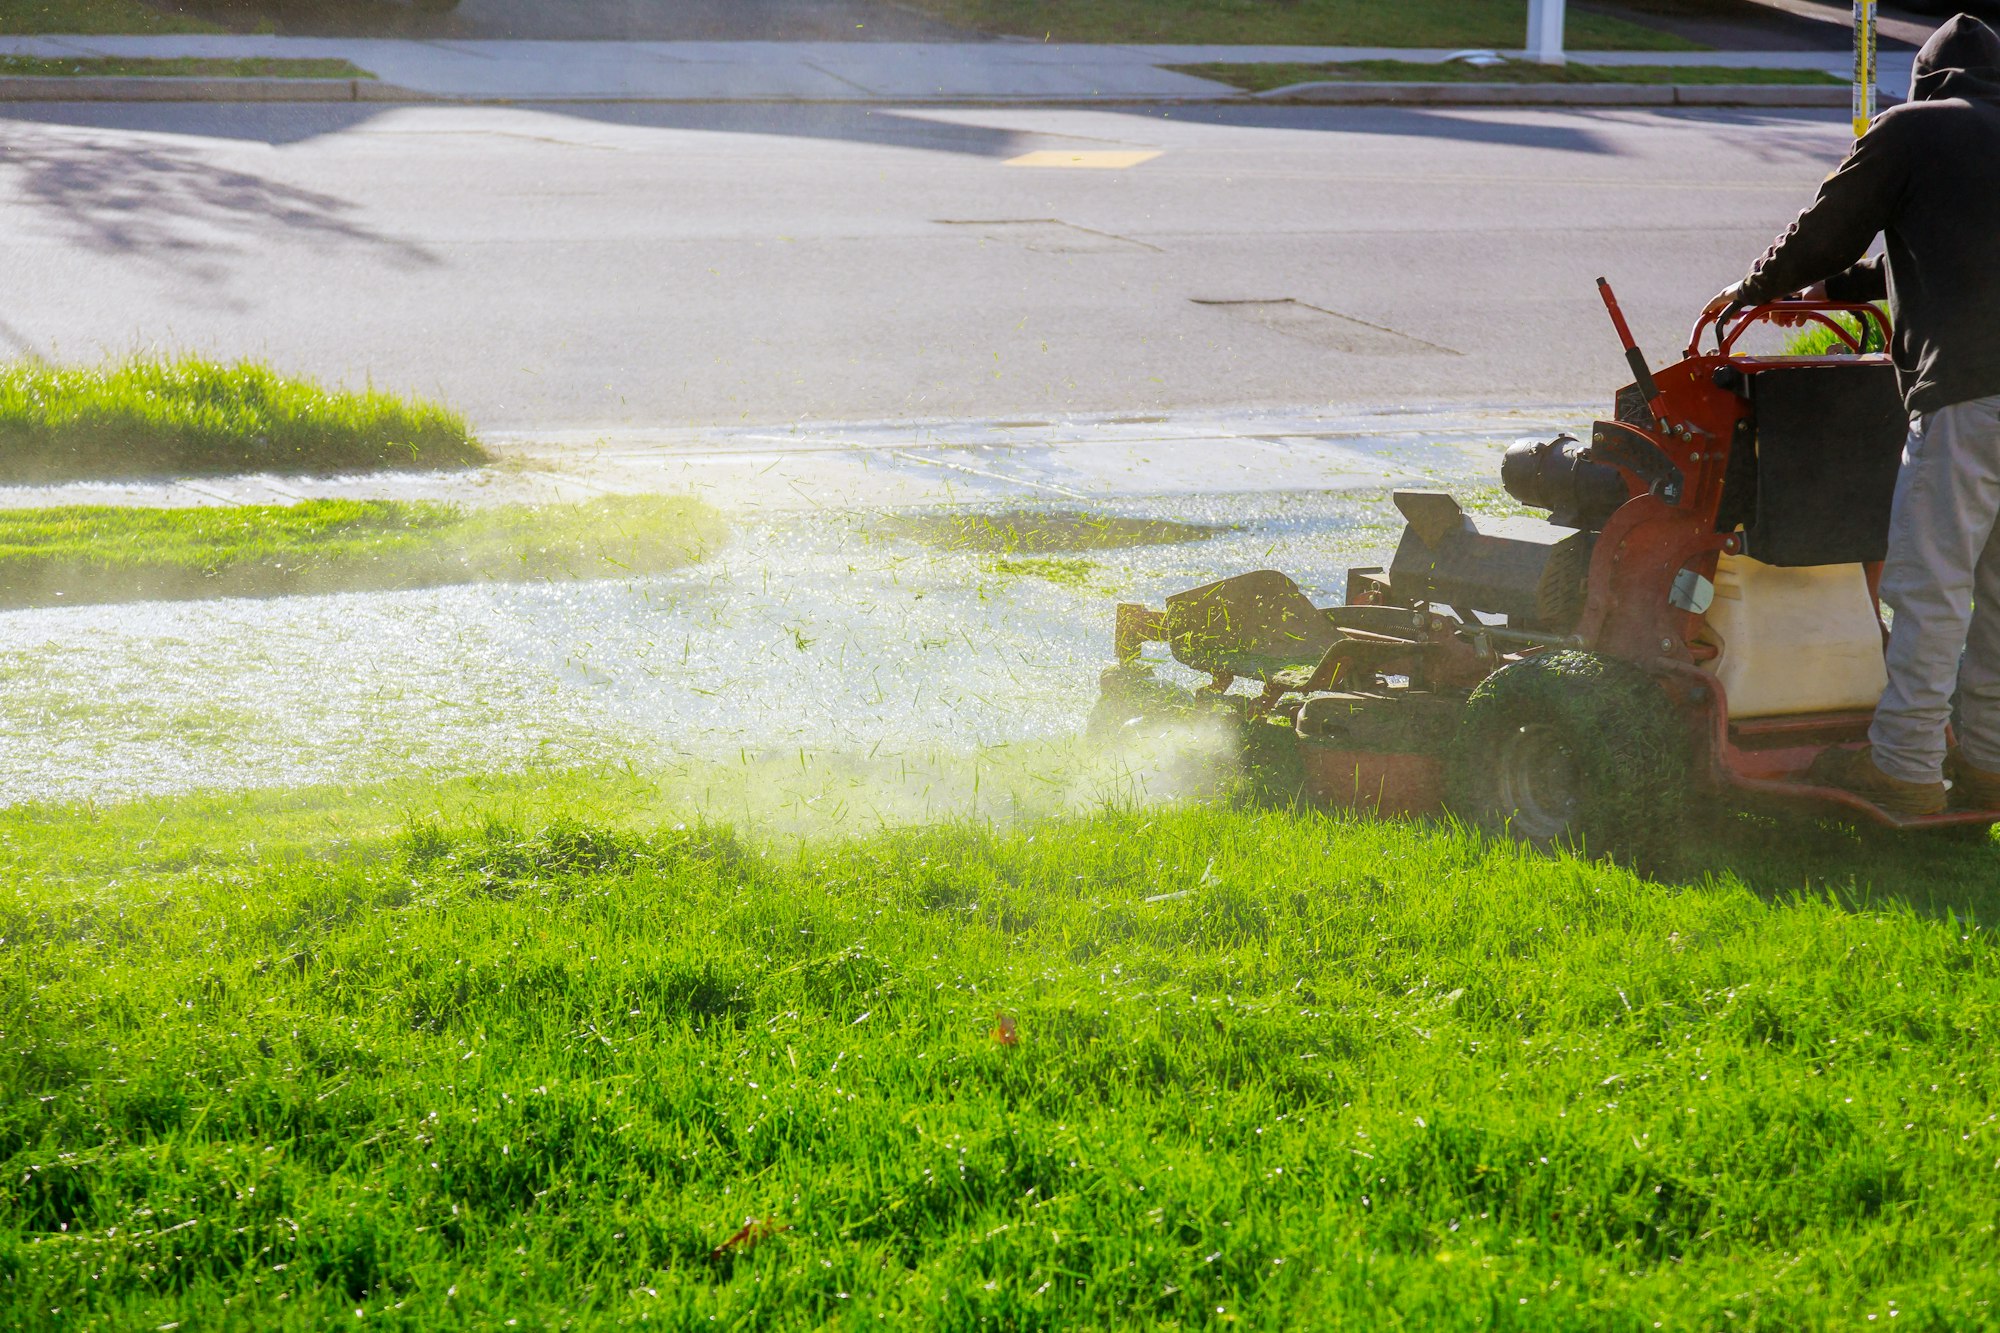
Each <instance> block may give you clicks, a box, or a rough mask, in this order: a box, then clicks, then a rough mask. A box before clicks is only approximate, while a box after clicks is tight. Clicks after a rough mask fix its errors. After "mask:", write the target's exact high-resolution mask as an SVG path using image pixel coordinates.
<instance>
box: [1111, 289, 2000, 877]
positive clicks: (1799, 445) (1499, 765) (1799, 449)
mask: <svg viewBox="0 0 2000 1333" xmlns="http://www.w3.org/2000/svg"><path fill="white" fill-rule="evenodd" d="M1598 287H1599V292H1600V295H1601V296H1602V297H1603V300H1604V303H1605V307H1606V309H1607V310H1608V311H1609V313H1610V315H1611V321H1612V325H1613V327H1614V329H1615V330H1616V331H1617V334H1618V336H1619V338H1620V340H1621V342H1622V343H1623V345H1624V348H1625V353H1626V359H1627V362H1628V363H1629V365H1630V366H1631V368H1632V374H1633V383H1631V384H1629V385H1627V386H1625V388H1623V389H1622V390H1620V391H1619V392H1618V393H1617V395H1616V396H1615V402H1614V405H1613V410H1612V414H1611V419H1609V420H1601V421H1598V422H1596V423H1595V424H1594V425H1593V426H1592V427H1591V430H1590V438H1589V439H1588V440H1578V439H1576V438H1575V437H1574V436H1571V435H1558V436H1556V437H1555V438H1553V439H1538V440H1523V441H1521V442H1519V443H1517V444H1515V445H1514V446H1512V447H1511V448H1509V449H1508V450H1507V451H1506V455H1505V457H1504V458H1503V459H1502V461H1501V466H1500V479H1501V482H1502V484H1503V486H1504V487H1505V489H1506V490H1507V492H1508V494H1510V495H1511V496H1513V497H1514V499H1515V500H1517V501H1519V502H1520V504H1521V505H1522V506H1524V507H1526V508H1529V509H1537V510H1543V511H1546V512H1547V519H1546V521H1544V520H1542V519H1540V518H1534V517H1522V516H1512V517H1489V516H1484V515H1481V514H1477V513H1470V512H1467V510H1466V508H1465V507H1464V506H1462V505H1461V504H1460V503H1459V502H1458V501H1457V500H1455V499H1454V498H1453V497H1452V496H1451V495H1449V494H1447V493H1444V492H1441V491H1429V490H1405V491H1397V492H1395V493H1394V496H1393V500H1394V503H1395V505H1396V508H1397V509H1398V510H1399V511H1401V514H1402V516H1403V518H1404V520H1405V524H1406V526H1405V527H1404V529H1403V533H1402V538H1401V541H1400V543H1399V544H1398V546H1397V547H1396V551H1395V555H1394V558H1393V559H1392V560H1391V561H1390V563H1389V565H1388V566H1387V568H1379V567H1370V568H1362V569H1351V570H1349V571H1348V573H1347V585H1346V596H1345V601H1344V604H1342V605H1338V606H1326V607H1321V606H1317V605H1315V604H1314V603H1313V602H1312V601H1311V599H1309V598H1308V597H1307V596H1306V595H1305V594H1304V593H1303V592H1302V591H1301V590H1300V588H1299V586H1298V584H1297V583H1296V582H1294V581H1293V580H1292V579H1291V578H1289V577H1287V576H1286V575H1284V574H1282V573H1279V572H1277V571H1275V570H1268V569H1266V570H1258V571H1256V572H1253V573H1248V574H1241V575H1238V576H1236V577H1234V578H1228V579H1224V580H1222V581H1220V582H1218V583H1210V584H1206V585H1204V586H1202V587H1198V588H1192V589H1189V590H1188V591H1186V592H1182V593H1178V594H1175V595H1174V596H1171V597H1169V598H1167V599H1166V604H1165V606H1163V607H1160V608H1157V609H1156V608H1153V607H1149V606H1145V605H1136V604H1125V605H1120V606H1119V607H1118V609H1117V621H1116V628H1115V647H1116V653H1117V663H1116V665H1114V666H1112V667H1111V668H1109V669H1108V670H1107V671H1106V672H1105V673H1104V678H1103V694H1102V698H1101V700H1100V702H1099V704H1098V707H1097V709H1096V711H1095V713H1094V714H1093V717H1092V728H1093V730H1094V731H1096V732H1098V733H1100V734H1102V733H1104V732H1115V731H1117V730H1119V729H1121V728H1124V727H1126V726H1132V725H1139V724H1142V723H1144V722H1145V721H1146V720H1148V719H1153V718H1158V717H1160V716H1161V715H1163V714H1165V715H1182V714H1185V713H1187V712H1188V711H1189V710H1191V709H1192V710H1207V711H1219V712H1224V713H1227V714H1228V715H1229V716H1230V717H1231V719H1232V721H1233V722H1234V723H1236V724H1239V725H1240V727H1241V732H1240V734H1241V736H1242V738H1243V740H1244V745H1245V755H1246V757H1247V759H1248V762H1249V763H1250V764H1251V765H1252V766H1253V769H1258V770H1263V771H1264V772H1265V773H1267V774H1272V773H1274V774H1278V775H1280V776H1281V777H1282V778H1284V779H1285V782H1288V783H1290V784H1291V785H1292V786H1293V787H1294V789H1296V790H1297V791H1299V792H1301V793H1302V794H1303V795H1305V796H1306V797H1307V798H1309V799H1311V800H1313V801H1315V802H1318V803H1321V804H1326V805H1332V806H1344V807H1348V808H1352V809H1355V810H1360V811H1365V812H1369V813H1381V814H1392V813H1425V812H1434V811H1438V810H1441V809H1450V810H1452V811H1454V812H1455V813H1457V814H1458V815H1460V816H1461V817H1463V818H1467V819H1470V820H1474V821H1477V822H1480V823H1483V824H1487V825H1492V826H1504V827H1505V828H1506V829H1507V830H1509V831H1510V832H1511V833H1512V834H1514V835H1515V836H1517V837H1520V838H1523V839H1526V840H1529V841H1532V842H1536V843H1541V844H1544V845H1571V846H1574V845H1586V846H1595V847H1616V846H1618V845H1621V844H1623V845H1633V844H1635V843H1638V842H1643V841H1645V840H1646V839H1648V838H1657V837H1660V836H1663V835H1665V834H1666V831H1667V830H1670V829H1671V828H1672V827H1673V825H1674V823H1675V821H1676V819H1677V818H1678V816H1679V815H1680V814H1681V812H1683V811H1684V809H1685V807H1686V805H1687V803H1688V802H1689V801H1690V800H1691V799H1693V798H1695V797H1697V796H1699V795H1701V794H1704V793H1706V794H1709V795H1715V796H1727V797H1730V798H1733V799H1735V800H1737V801H1739V802H1745V803H1750V804H1769V803H1778V804H1781V805H1784V806H1788V807H1793V808H1798V809H1808V810H1814V811H1817V812H1819V813H1822V814H1836V815H1844V816H1846V817H1848V818H1850V819H1854V820H1857V821H1860V822H1872V823H1876V824H1884V825H1892V826H1898V827H1917V826H1921V827H1931V826H1966V825H1975V826H1983V825H1991V824H1993V823H1995V822H1996V821H2000V810H1970V809H1956V808H1955V809H1952V810H1950V811H1948V812H1947V813H1944V814H1939V815H1932V816H1926V817H1921V818H1898V817H1897V816H1895V815H1893V814H1891V813H1890V812H1888V811H1885V810H1882V809H1880V808H1878V807H1876V806H1875V805H1873V804H1871V803H1870V802H1868V801H1866V800H1864V799H1862V798H1861V797H1859V796H1856V795H1853V794H1851V793H1849V792H1846V791H1842V790H1839V789H1836V788H1833V787H1828V786H1824V785H1820V784H1817V783H1815V782H1814V781H1813V780H1812V779H1811V778H1810V777H1809V775H1808V770H1809V769H1810V767H1811V765H1812V762H1813V760H1814V759H1815V758H1816V757H1817V756H1818V755H1819V754H1821V753H1822V752H1823V751H1825V750H1827V749H1828V748H1830V747H1836V746H1858V745H1861V744H1863V743H1864V742H1865V740H1866V736H1867V730H1868V724H1869V720H1870V717H1871V715H1872V713H1873V710H1874V707H1875V704H1876V701H1877V700H1878V699H1879V698H1880V697H1881V694H1882V690H1883V686H1884V685H1885V683H1886V680H1887V675H1886V671H1885V669H1884V665H1883V645H1884V642H1885V638H1886V628H1885V626H1884V623H1883V619H1882V614H1881V607H1880V604H1879V601H1878V599H1877V585H1878V581H1879V577H1880V572H1881V563H1880V562H1881V560H1882V558H1883V555H1884V553H1885V551H1886V548H1887V542H1888V529H1889V508H1890V499H1891V496H1892V494H1893V491H1894V488H1895V482H1896V472H1897V468H1898V466H1899V465H1900V461H1901V455H1902V448H1903V443H1904V438H1905V435H1906V433H1907V429H1908V419H1907V416H1906V414H1905V412H1904V410H1903V405H1902V402H1901V399H1900V398H1899V396H1898V394H1897V389H1896V381H1895V371H1894V368H1893V366H1892V365H1891V364H1890V362H1889V359H1888V357H1886V356H1885V355H1882V354H1881V353H1879V352H1877V351H1874V350H1873V349H1874V348H1879V347H1886V346H1887V345H1888V340H1889V327H1888V320H1887V317H1886V316H1885V315H1884V314H1883V313H1882V312H1881V311H1880V310H1879V309H1878V308H1877V307H1875V306H1873V305H1856V304H1847V303H1841V302H1831V301H1824V300H1815V301H1805V300H1797V301H1792V300H1788V301H1778V302H1773V303H1771V304H1767V305H1763V306H1758V307H1754V308H1751V309H1746V310H1742V311H1737V312H1729V311H1724V310H1718V309H1717V308H1715V307H1713V306H1711V307H1710V308H1709V309H1707V310H1704V311H1703V313H1702V315H1701V317H1700V319H1699V320H1698V321H1697V322H1696V324H1695V328H1694V332H1693V334H1692V335H1691V337H1690V339H1689V343H1688V347H1687V351H1686V353H1685V354H1684V357H1683V359H1682V360H1680V361H1679V362H1677V363H1675V364H1674V365H1672V366H1669V367H1667V368H1666V369H1665V370H1662V371H1660V372H1659V373H1658V374H1657V375H1655V374H1653V373H1652V372H1651V371H1650V369H1649V368H1648V365H1647V362H1646V358H1645V356H1644V354H1643V353H1642V352H1641V351H1640V350H1639V348H1638V347H1637V345H1636V344H1635V343H1634V341H1633V338H1632V334H1631V331H1630V329H1629V328H1628V327H1627V325H1626V321H1625V318H1624V316H1623V314H1622V313H1621V312H1620V310H1619V307H1618V302H1617V299H1616V297H1615V296H1614V295H1613V293H1612V291H1611V288H1610V286H1609V285H1608V284H1607V283H1605V282H1604V281H1603V280H1601V279H1600V280H1599V283H1598ZM1772 323H1776V324H1780V325H1792V326H1799V325H1808V326H1817V327H1820V328H1824V329H1827V330H1830V331H1831V334H1832V337H1833V338H1834V339H1837V343H1836V344H1835V345H1834V346H1833V347H1832V348H1831V351H1830V352H1829V353H1827V354H1822V355H1780V356H1766V355H1753V354H1749V353H1747V352H1744V351H1742V350H1739V344H1740V343H1741V342H1742V340H1743V336H1744V334H1745V333H1746V332H1747V331H1748V330H1750V329H1751V328H1753V327H1755V326H1758V325H1765V324H1772ZM1711 333H1712V335H1713V341H1714V347H1713V350H1710V351H1703V350H1702V343H1703V341H1704V339H1705V338H1706V337H1708V336H1709V335H1710V334H1711ZM1149 644H1164V645H1166V647H1167V649H1168V651H1169V652H1170V653H1171V654H1172V656H1173V658H1174V659H1175V660H1177V661H1179V662H1180V663H1182V664H1183V665H1184V666H1187V667H1190V668H1192V669H1193V670H1195V671H1196V672H1199V673H1202V674H1204V675H1206V676H1207V677H1208V678H1209V679H1208V681H1207V683H1206V684H1204V685H1201V686H1199V687H1198V688H1196V689H1193V690H1187V689H1181V688H1177V687H1174V686H1172V685H1171V684H1170V683H1169V682H1168V681H1166V680H1164V679H1162V678H1161V677H1159V676H1158V675H1157V674H1156V672H1155V663H1153V662H1151V661H1149V660H1148V659H1147V656H1146V649H1147V645H1149ZM1238 681H1242V682H1245V683H1246V685H1250V686H1254V687H1255V688H1254V689H1253V690H1252V691H1251V692H1248V693H1246V692H1244V691H1242V690H1236V691H1232V689H1231V687H1232V685H1234V684H1235V683H1236V682H1238ZM1285 782H1281V783H1280V784H1278V785H1280V786H1283V785H1285Z"/></svg>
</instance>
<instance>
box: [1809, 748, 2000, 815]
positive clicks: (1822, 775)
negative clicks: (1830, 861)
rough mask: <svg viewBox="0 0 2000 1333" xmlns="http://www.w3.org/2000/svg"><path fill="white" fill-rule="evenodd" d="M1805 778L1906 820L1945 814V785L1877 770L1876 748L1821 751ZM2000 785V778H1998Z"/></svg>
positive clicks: (1999, 776)
mask: <svg viewBox="0 0 2000 1333" xmlns="http://www.w3.org/2000/svg"><path fill="white" fill-rule="evenodd" d="M1806 777H1807V778H1809V779H1810V780H1812V781H1814V782H1817V783H1819V784H1821V785H1822V786H1827V787H1838V788H1840V789H1841V790H1842V791H1849V792H1853V793H1854V794H1855V795H1856V796H1859V797H1860V798H1861V799H1862V800H1864V801H1867V802H1868V803H1869V804H1871V805H1875V806H1880V807H1881V808H1882V809H1884V810H1886V811H1888V812H1889V813H1890V814H1892V815H1902V816H1904V817H1905V818H1909V817H1913V816H1917V815H1941V814H1943V813H1944V804H1945V795H1944V783H1942V782H1905V781H1903V779H1901V778H1896V777H1891V776H1889V775H1888V774H1887V773H1884V772H1883V771H1882V770H1881V769H1879V768H1877V767H1876V766H1875V753H1874V747H1872V746H1868V745H1864V746H1862V747H1861V748H1860V749H1858V750H1822V751H1821V752H1820V756H1819V758H1817V759H1815V760H1813V762H1812V767H1811V768H1809V769H1807V770H1806ZM1995 781H1996V782H2000V775H1995Z"/></svg>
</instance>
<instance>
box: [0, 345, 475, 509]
mask: <svg viewBox="0 0 2000 1333" xmlns="http://www.w3.org/2000/svg"><path fill="white" fill-rule="evenodd" d="M487 461H488V458H487V454H486V451H485V450H484V449H482V448H481V447H480V446H479V444H478V442H477V441H475V440H474V439H473V438H472V433H471V430H470V428H469V427H468V426H467V425H466V423H465V420H464V418H462V417H460V416H459V415H458V414H457V413H455V412H451V411H449V410H447V409H446V408H443V407H440V406H438V405H436V404H434V403H428V402H423V401H420V400H409V399H404V398H400V397H397V396H396V395H393V394H389V393H384V392H381V391H379V390H373V389H369V390H361V391H355V390H346V389H327V388H323V387H321V386H319V385H317V384H313V383H311V382H309V381H306V380H300V379H293V378H290V377H287V376H283V375H280V374H278V373H277V372H276V371H273V370H271V369H270V368H269V367H267V366H262V365H258V364H255V363H252V362H247V361H244V362H236V363H234V364H224V363H220V362H215V361H208V360H204V359H201V358H198V357H184V358H180V359H177V360H168V361H152V360H137V359H135V360H130V361H125V362H121V363H117V364H114V365H109V366H103V367H93V368H76V367H61V366H52V365H49V364H46V363H43V362H37V361H27V362H14V363H11V364H8V365H5V366H0V484H19V483H30V482H61V481H78V480H85V479H92V478H109V477H136V476H149V475H159V474H171V475H200V474H209V475H214V474H220V473H233V472H278V473H337V472H355V471H366V470H370V469H375V468H391V467H401V468H452V467H472V466H477V465H478V464H481V463H484V462H487Z"/></svg>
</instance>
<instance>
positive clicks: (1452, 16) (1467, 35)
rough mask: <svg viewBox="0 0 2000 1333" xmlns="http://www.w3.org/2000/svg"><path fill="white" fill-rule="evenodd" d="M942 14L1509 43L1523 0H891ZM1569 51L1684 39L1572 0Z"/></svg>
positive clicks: (1271, 38) (1093, 34)
mask: <svg viewBox="0 0 2000 1333" xmlns="http://www.w3.org/2000/svg"><path fill="white" fill-rule="evenodd" d="M901 3H902V5H903V7H904V8H907V9H914V10H918V11H920V12H922V13H925V14H929V15H931V16H933V17H935V18H939V19H943V20H945V21H946V22H949V23H958V24H963V25H965V26H968V27H973V28H980V29H984V30H986V31H989V32H1000V33H1009V34H1012V35H1015V36H1021V37H1032V38H1034V39H1035V40H1037V41H1040V40H1043V39H1047V40H1051V41H1058V42H1200V43H1218V44H1230V45H1256V44H1259V43H1271V44H1278V45H1286V44H1303V45H1309V46H1403V47H1445V48H1451V47H1460V46H1487V47H1518V46H1519V45H1520V44H1521V41H1522V39H1523V36H1524V35H1525V34H1526V32H1527V30H1528V6H1527V0H1280V2H1279V3H1272V0H1091V2H1090V3H1080V2H1079V0H901ZM1568 43H1569V46H1570V47H1571V48H1572V49H1574V50H1579V51H1624V50H1633V51H1691V50H1697V49H1699V48H1698V47H1697V46H1696V45H1695V44H1694V43H1692V42H1688V41H1685V40H1683V39H1682V38H1679V37H1676V36H1674V35H1673V34H1672V33H1668V32H1663V31H1661V30H1660V29H1657V28H1649V27H1646V26H1644V25H1642V24H1638V23H1631V22H1627V21H1626V20H1624V19H1619V18H1612V17H1609V16H1607V15H1603V14H1593V13H1591V12H1589V11H1588V10H1579V9H1577V8H1575V7H1572V8H1571V9H1570V11H1569V18H1568Z"/></svg>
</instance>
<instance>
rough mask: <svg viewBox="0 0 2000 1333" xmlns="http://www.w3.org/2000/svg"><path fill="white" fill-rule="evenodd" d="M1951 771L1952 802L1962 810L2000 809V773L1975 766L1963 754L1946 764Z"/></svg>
mask: <svg viewBox="0 0 2000 1333" xmlns="http://www.w3.org/2000/svg"><path fill="white" fill-rule="evenodd" d="M1946 767H1947V769H1948V770H1949V771H1950V773H1951V803H1952V804H1953V805H1954V806H1956V807H1958V808H1959V809H1960V810H2000V773H1995V772H1993V771H1991V770H1990V769H1984V768H1975V767H1973V765H1972V764H1971V763H1969V762H1967V760H1966V758H1965V756H1964V755H1963V754H1954V755H1952V757H1951V762H1950V763H1949V764H1948V765H1946Z"/></svg>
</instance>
